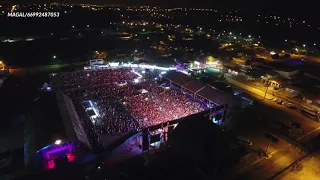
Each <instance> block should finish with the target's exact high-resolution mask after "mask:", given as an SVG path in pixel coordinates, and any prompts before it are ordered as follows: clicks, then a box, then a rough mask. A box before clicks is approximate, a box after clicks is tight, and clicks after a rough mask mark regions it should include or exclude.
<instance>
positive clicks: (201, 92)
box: [162, 71, 236, 105]
mask: <svg viewBox="0 0 320 180" xmlns="http://www.w3.org/2000/svg"><path fill="white" fill-rule="evenodd" d="M162 77H163V78H165V79H167V80H169V81H170V82H172V83H175V84H177V85H179V86H181V89H186V90H188V91H190V92H192V93H194V94H195V95H198V96H201V97H202V98H204V99H206V100H208V101H210V102H212V103H214V104H216V105H224V104H231V105H232V104H234V103H235V102H236V98H235V97H234V96H233V95H231V94H228V93H225V92H223V91H221V90H218V89H216V88H214V87H212V86H210V85H208V84H205V83H202V82H201V81H199V80H194V79H192V78H191V77H189V76H188V75H186V74H183V73H181V72H177V71H168V72H167V73H166V74H164V75H163V76H162Z"/></svg>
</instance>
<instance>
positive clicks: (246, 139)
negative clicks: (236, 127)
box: [236, 136, 252, 146]
mask: <svg viewBox="0 0 320 180" xmlns="http://www.w3.org/2000/svg"><path fill="white" fill-rule="evenodd" d="M236 140H237V141H238V142H240V143H244V144H246V145H248V146H252V142H251V141H250V139H248V138H246V137H242V136H237V137H236Z"/></svg>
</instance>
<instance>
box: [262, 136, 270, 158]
mask: <svg viewBox="0 0 320 180" xmlns="http://www.w3.org/2000/svg"><path fill="white" fill-rule="evenodd" d="M270 144H271V139H269V143H268V146H267V148H266V150H265V152H264V154H265V155H266V156H267V155H268V154H267V153H268V149H269V147H270Z"/></svg>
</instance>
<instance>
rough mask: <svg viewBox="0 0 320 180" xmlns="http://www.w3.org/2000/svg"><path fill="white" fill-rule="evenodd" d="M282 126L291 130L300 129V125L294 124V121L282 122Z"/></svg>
mask: <svg viewBox="0 0 320 180" xmlns="http://www.w3.org/2000/svg"><path fill="white" fill-rule="evenodd" d="M283 124H285V125H287V126H289V127H291V128H295V129H301V128H302V127H301V124H300V123H297V122H294V121H284V122H283Z"/></svg>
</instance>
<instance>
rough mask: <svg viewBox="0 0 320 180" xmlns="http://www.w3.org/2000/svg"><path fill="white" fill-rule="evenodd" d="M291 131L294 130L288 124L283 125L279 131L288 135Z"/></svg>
mask: <svg viewBox="0 0 320 180" xmlns="http://www.w3.org/2000/svg"><path fill="white" fill-rule="evenodd" d="M291 131H292V128H291V127H290V126H288V125H286V124H283V125H282V126H281V127H280V129H279V132H280V133H282V134H286V135H288V134H289V133H290V132H291Z"/></svg>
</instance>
